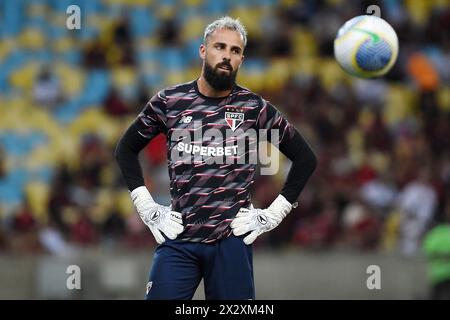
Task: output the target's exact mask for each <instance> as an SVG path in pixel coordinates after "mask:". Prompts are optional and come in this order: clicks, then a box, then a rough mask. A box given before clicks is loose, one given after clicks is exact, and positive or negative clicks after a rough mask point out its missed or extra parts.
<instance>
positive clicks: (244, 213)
mask: <svg viewBox="0 0 450 320" xmlns="http://www.w3.org/2000/svg"><path fill="white" fill-rule="evenodd" d="M296 206H297V203H294V205H292V204H290V203H289V201H287V200H286V198H285V197H283V196H282V195H281V194H280V195H279V196H278V197H277V198H276V199H275V200H274V201H273V202H272V204H271V205H270V206H269V207H268V208H267V209H255V208H253V206H251V207H250V209H247V208H241V209H240V210H239V212H238V214H237V215H236V217H235V218H234V219H233V221H232V222H231V228H232V229H233V234H234V235H235V236H240V235H243V234H245V233H247V232H250V231H251V233H250V234H249V235H248V236H246V237H245V238H244V243H245V244H247V245H248V244H251V243H253V241H255V239H256V238H257V237H258V236H259V235H261V234H262V233H264V232H267V231H270V230H272V229H274V228H275V227H276V226H278V225H279V224H280V223H281V221H282V220H283V219H284V217H286V215H287V214H288V213H289V212H290V211H291V210H292V208H295V207H296Z"/></svg>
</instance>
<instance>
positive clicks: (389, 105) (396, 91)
mask: <svg viewBox="0 0 450 320" xmlns="http://www.w3.org/2000/svg"><path fill="white" fill-rule="evenodd" d="M416 99H417V95H416V94H415V93H414V92H413V91H412V90H411V89H409V88H407V87H406V86H402V85H394V84H393V85H391V86H389V88H388V92H387V94H386V104H385V107H384V109H383V119H384V121H385V122H386V124H387V125H388V126H392V125H394V124H396V123H398V122H399V121H401V120H403V119H405V118H406V117H407V116H409V115H411V114H412V113H413V111H414V110H415V109H416V105H417V100H416Z"/></svg>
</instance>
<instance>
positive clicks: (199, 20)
mask: <svg viewBox="0 0 450 320" xmlns="http://www.w3.org/2000/svg"><path fill="white" fill-rule="evenodd" d="M205 24H206V19H205V18H204V17H189V18H188V19H187V20H186V22H185V23H184V25H183V28H182V29H181V33H182V38H183V39H185V40H187V41H189V40H192V39H197V38H199V37H200V36H203V31H204V28H205Z"/></svg>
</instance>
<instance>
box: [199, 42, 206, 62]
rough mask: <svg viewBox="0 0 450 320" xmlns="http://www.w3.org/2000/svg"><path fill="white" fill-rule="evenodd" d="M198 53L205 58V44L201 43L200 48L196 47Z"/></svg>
mask: <svg viewBox="0 0 450 320" xmlns="http://www.w3.org/2000/svg"><path fill="white" fill-rule="evenodd" d="M198 55H199V56H200V58H201V59H202V60H205V59H206V46H205V45H204V44H203V43H202V44H201V45H200V48H198Z"/></svg>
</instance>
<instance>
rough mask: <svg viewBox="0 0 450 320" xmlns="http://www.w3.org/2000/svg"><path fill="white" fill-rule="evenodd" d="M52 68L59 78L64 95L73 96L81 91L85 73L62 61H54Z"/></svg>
mask: <svg viewBox="0 0 450 320" xmlns="http://www.w3.org/2000/svg"><path fill="white" fill-rule="evenodd" d="M54 70H55V73H56V75H57V76H58V78H59V79H60V84H61V88H62V90H63V93H64V95H66V96H67V97H73V96H76V95H77V94H79V93H80V92H81V90H82V89H83V85H84V80H85V74H84V73H83V71H82V70H80V69H79V68H77V67H72V66H70V65H68V64H65V63H62V62H58V63H56V64H55V66H54Z"/></svg>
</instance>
